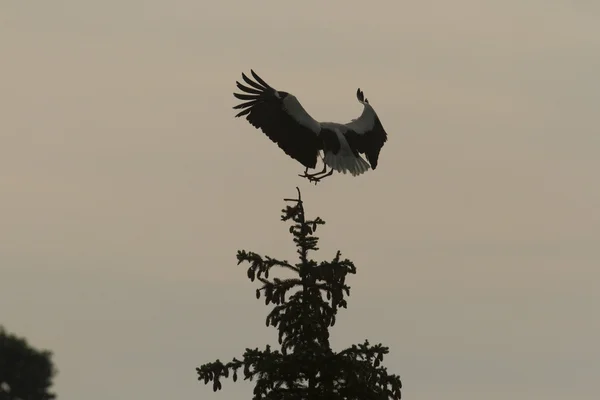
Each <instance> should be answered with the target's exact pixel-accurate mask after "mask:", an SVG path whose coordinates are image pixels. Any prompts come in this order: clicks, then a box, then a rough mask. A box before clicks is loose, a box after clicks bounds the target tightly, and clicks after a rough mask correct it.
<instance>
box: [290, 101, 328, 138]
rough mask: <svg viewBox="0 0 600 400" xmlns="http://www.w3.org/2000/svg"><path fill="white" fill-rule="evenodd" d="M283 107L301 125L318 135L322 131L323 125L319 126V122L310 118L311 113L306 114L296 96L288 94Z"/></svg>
mask: <svg viewBox="0 0 600 400" xmlns="http://www.w3.org/2000/svg"><path fill="white" fill-rule="evenodd" d="M283 107H284V109H285V111H286V112H287V113H288V114H289V115H290V116H291V117H292V118H293V119H294V120H295V121H296V122H298V123H299V124H300V125H302V126H304V127H306V128H308V129H310V130H311V131H313V132H315V133H317V134H318V133H319V132H320V131H321V124H319V122H317V121H316V120H315V119H314V118H313V117H311V116H310V114H309V113H307V112H306V110H305V109H304V107H302V104H300V102H299V101H298V99H297V98H296V96H293V95H291V94H288V95H287V97H286V98H285V99H283Z"/></svg>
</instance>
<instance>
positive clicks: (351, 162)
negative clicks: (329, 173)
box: [323, 152, 369, 176]
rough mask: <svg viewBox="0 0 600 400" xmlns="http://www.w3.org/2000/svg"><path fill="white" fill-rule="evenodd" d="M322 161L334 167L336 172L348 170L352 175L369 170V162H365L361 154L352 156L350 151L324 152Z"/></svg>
mask: <svg viewBox="0 0 600 400" xmlns="http://www.w3.org/2000/svg"><path fill="white" fill-rule="evenodd" d="M323 162H324V163H325V165H327V166H328V167H330V168H332V169H334V170H335V171H337V172H342V173H344V174H345V173H346V172H350V173H351V174H352V176H358V175H360V174H364V173H365V172H367V171H368V170H369V163H368V162H366V161H365V160H364V159H363V158H362V157H361V156H358V157H356V156H354V154H352V153H343V152H340V153H338V154H333V153H331V152H326V153H325V157H324V158H323Z"/></svg>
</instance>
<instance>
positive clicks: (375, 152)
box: [233, 70, 387, 184]
mask: <svg viewBox="0 0 600 400" xmlns="http://www.w3.org/2000/svg"><path fill="white" fill-rule="evenodd" d="M250 72H251V74H252V77H253V78H254V79H255V80H252V79H250V78H249V77H248V76H246V75H245V74H244V73H242V78H243V80H244V82H245V83H246V85H244V84H241V83H240V82H238V81H236V85H237V87H238V89H240V90H241V91H242V92H244V93H234V94H233V95H234V96H235V97H236V98H238V99H240V100H244V102H243V103H241V104H238V105H237V106H235V107H233V108H234V109H241V110H242V111H240V112H239V113H238V114H237V115H236V118H237V117H242V116H246V119H247V120H248V122H250V124H252V125H253V126H254V127H255V128H257V129H260V130H262V131H263V132H264V133H265V134H266V135H267V137H268V138H269V139H271V141H273V142H274V143H276V144H277V145H278V146H279V147H280V148H281V149H282V150H283V151H284V152H285V153H286V154H287V155H288V156H290V157H291V158H293V159H295V160H296V161H298V162H299V163H301V164H302V165H304V166H305V167H306V169H305V171H304V174H300V175H299V176H301V177H304V178H307V179H308V180H309V181H311V182H314V183H315V184H317V182H319V181H320V180H321V179H323V178H325V177H327V176H330V175H332V174H333V171H337V172H338V173H340V172H341V173H344V174H346V173H347V172H350V173H351V174H352V176H357V175H361V174H363V173H365V172H366V171H367V170H368V169H369V167H370V168H372V169H373V170H374V169H375V168H377V161H378V159H379V152H380V151H381V148H382V147H383V144H384V143H385V142H386V141H387V133H386V132H385V130H384V129H383V126H382V125H381V122H380V121H379V117H378V116H377V114H376V113H375V110H374V109H373V107H372V106H371V105H370V104H369V101H368V100H367V98H366V97H365V96H364V93H363V92H362V91H361V90H360V88H359V89H358V90H357V91H356V98H357V99H358V101H359V103H361V104H362V105H363V111H362V114H361V115H360V116H359V117H358V118H357V119H353V120H352V121H351V122H348V123H345V124H341V123H337V122H318V121H316V120H315V119H314V118H312V117H311V116H310V114H308V113H307V112H306V110H305V109H304V107H302V105H301V104H300V102H299V101H298V99H297V98H296V97H295V96H294V95H292V94H291V93H287V92H283V91H279V90H276V89H274V88H272V87H271V86H269V84H267V83H266V82H265V81H264V80H263V79H262V78H261V77H259V76H258V75H257V74H256V73H255V72H254V71H253V70H250ZM247 85H248V86H247ZM321 152H322V155H321ZM361 154H364V155H365V157H366V159H367V160H368V162H367V161H365V159H364V158H362V156H361ZM319 155H321V158H322V160H323V170H322V171H320V172H317V173H313V174H309V173H308V170H309V168H312V169H314V168H315V167H316V165H317V158H318V156H319ZM327 167H329V168H331V169H330V171H329V172H327Z"/></svg>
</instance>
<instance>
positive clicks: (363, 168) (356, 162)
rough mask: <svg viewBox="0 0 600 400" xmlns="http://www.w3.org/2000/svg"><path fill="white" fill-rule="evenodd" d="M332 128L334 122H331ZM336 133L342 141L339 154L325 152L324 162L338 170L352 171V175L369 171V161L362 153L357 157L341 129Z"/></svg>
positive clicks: (343, 171)
mask: <svg viewBox="0 0 600 400" xmlns="http://www.w3.org/2000/svg"><path fill="white" fill-rule="evenodd" d="M329 127H330V128H332V127H333V124H330V126H329ZM334 130H335V134H336V135H337V137H338V140H339V141H340V151H338V153H337V154H333V153H332V152H329V151H328V152H325V157H324V158H323V162H324V163H325V164H326V165H327V166H328V167H330V168H332V169H334V170H336V171H337V172H342V173H344V174H345V173H346V172H350V173H351V174H352V176H357V175H360V174H363V173H365V172H367V171H368V170H369V168H370V166H369V163H368V162H366V161H365V160H364V159H363V158H362V157H361V156H360V155H359V156H358V157H356V156H355V155H354V153H353V152H352V149H350V145H349V144H348V142H347V141H346V138H345V137H344V135H342V133H341V132H340V129H338V128H336V129H334Z"/></svg>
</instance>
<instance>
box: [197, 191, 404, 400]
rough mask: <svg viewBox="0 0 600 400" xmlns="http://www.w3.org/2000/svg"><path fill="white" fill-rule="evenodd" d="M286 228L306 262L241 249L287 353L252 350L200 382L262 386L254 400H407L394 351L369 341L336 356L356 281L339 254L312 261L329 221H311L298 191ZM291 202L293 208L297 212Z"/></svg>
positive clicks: (208, 368)
mask: <svg viewBox="0 0 600 400" xmlns="http://www.w3.org/2000/svg"><path fill="white" fill-rule="evenodd" d="M284 200H285V201H286V202H288V204H286V208H285V209H284V210H282V213H283V215H282V217H281V219H282V221H290V220H291V221H292V222H293V223H292V225H291V227H290V233H291V234H292V235H293V238H294V243H295V245H296V247H297V252H298V255H299V262H298V263H296V264H290V263H289V262H288V261H286V260H283V261H280V260H278V259H275V258H271V257H268V256H264V257H263V256H260V255H258V254H256V253H253V252H248V251H244V250H240V251H238V253H237V259H238V265H239V264H240V263H242V262H248V263H249V264H250V266H249V268H248V278H249V279H250V280H252V281H254V280H255V279H258V281H260V283H261V284H262V286H261V287H260V288H259V289H257V290H256V298H257V299H258V298H260V296H264V299H265V304H266V305H269V304H273V309H272V310H271V312H270V313H269V314H268V316H267V320H266V324H267V326H273V327H275V328H277V330H278V331H279V344H280V346H281V349H280V350H272V349H271V347H270V346H269V345H267V346H266V348H265V350H262V351H261V350H258V348H256V349H246V351H245V353H244V355H243V357H242V359H241V360H238V359H237V358H234V359H233V360H232V361H230V362H227V363H223V362H221V361H220V360H216V361H214V362H212V363H207V364H204V365H202V366H201V367H199V368H196V371H197V373H198V380H201V381H204V383H205V384H208V383H209V382H212V386H213V390H214V391H217V390H220V389H221V387H222V386H221V379H222V378H228V377H229V376H231V377H232V378H233V381H234V382H235V381H237V379H238V371H240V370H241V373H243V376H244V380H250V381H253V380H254V379H255V380H256V383H255V386H254V397H253V399H254V400H258V399H272V400H276V399H286V400H292V399H307V400H308V399H310V400H316V399H328V400H336V399H361V400H367V399H369V400H370V399H382V400H383V399H400V389H401V387H402V383H401V382H400V377H399V376H396V375H389V374H388V373H387V369H386V368H385V367H383V366H382V365H381V363H382V361H383V357H384V355H385V354H387V353H388V348H387V347H384V346H382V345H381V344H377V345H375V346H372V345H370V344H369V341H368V340H365V341H364V343H363V344H359V345H352V346H351V347H349V348H347V349H345V350H342V351H340V352H334V351H333V350H332V349H331V346H330V343H329V328H330V327H332V326H333V325H334V324H335V321H336V315H337V312H338V310H339V309H340V308H346V299H345V296H349V295H350V287H349V286H348V285H347V284H346V276H347V275H348V274H355V273H356V268H355V266H354V264H353V263H352V262H351V261H350V260H347V259H344V260H342V259H341V253H340V252H339V251H338V252H337V254H336V256H335V257H334V258H333V260H331V261H322V262H319V263H318V262H316V261H314V260H313V259H311V258H309V253H310V252H311V251H316V250H318V247H317V244H318V240H319V239H318V237H316V236H315V231H316V230H317V227H318V226H319V225H324V224H325V221H323V220H322V219H321V218H319V217H317V218H315V219H314V220H309V219H306V217H305V214H304V206H303V202H302V198H301V194H300V190H299V189H298V198H297V199H284ZM290 203H291V205H290ZM273 268H279V269H284V270H288V271H290V272H291V273H292V275H293V277H291V278H277V277H273V278H272V279H270V278H269V275H272V272H273V271H272V269H273Z"/></svg>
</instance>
